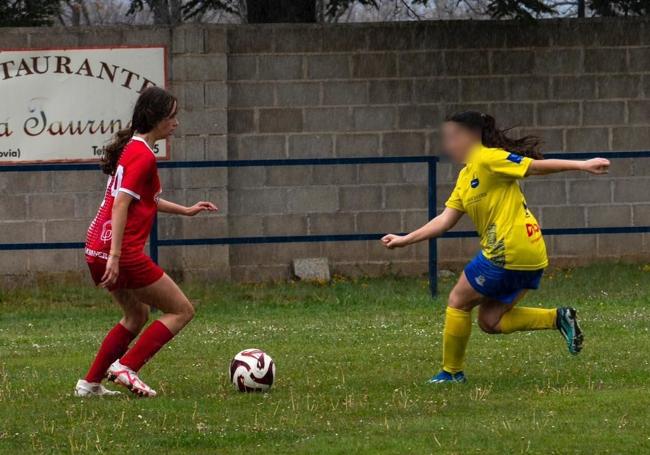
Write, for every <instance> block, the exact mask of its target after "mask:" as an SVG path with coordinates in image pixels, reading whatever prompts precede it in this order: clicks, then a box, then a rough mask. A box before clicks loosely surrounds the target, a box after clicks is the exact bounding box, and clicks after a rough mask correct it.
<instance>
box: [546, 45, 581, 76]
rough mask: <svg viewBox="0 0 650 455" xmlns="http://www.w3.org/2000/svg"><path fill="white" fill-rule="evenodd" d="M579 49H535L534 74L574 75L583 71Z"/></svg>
mask: <svg viewBox="0 0 650 455" xmlns="http://www.w3.org/2000/svg"><path fill="white" fill-rule="evenodd" d="M583 60H584V56H583V51H582V50H581V49H552V50H548V49H536V50H535V70H534V73H535V74H575V73H581V72H582V71H583Z"/></svg>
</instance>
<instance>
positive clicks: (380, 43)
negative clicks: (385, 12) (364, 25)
mask: <svg viewBox="0 0 650 455" xmlns="http://www.w3.org/2000/svg"><path fill="white" fill-rule="evenodd" d="M411 30H412V27H410V26H409V25H407V24H404V23H399V22H394V23H383V24H372V26H370V27H368V47H369V49H370V50H401V51H404V50H407V49H412V48H413V44H414V43H413V34H412V33H411Z"/></svg>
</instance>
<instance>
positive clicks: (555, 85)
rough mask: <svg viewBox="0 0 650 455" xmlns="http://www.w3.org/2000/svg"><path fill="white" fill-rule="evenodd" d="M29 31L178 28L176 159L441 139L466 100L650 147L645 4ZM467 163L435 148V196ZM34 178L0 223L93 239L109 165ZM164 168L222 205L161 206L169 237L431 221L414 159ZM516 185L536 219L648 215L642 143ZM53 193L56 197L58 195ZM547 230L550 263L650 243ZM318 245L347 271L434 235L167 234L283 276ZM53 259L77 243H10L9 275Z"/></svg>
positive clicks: (208, 258) (55, 39)
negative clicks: (311, 238)
mask: <svg viewBox="0 0 650 455" xmlns="http://www.w3.org/2000/svg"><path fill="white" fill-rule="evenodd" d="M28 31H29V33H20V32H19V31H17V30H10V31H6V32H5V31H3V33H2V38H0V47H3V46H6V47H21V46H24V47H30V46H31V47H39V46H42V45H43V43H44V42H48V43H49V44H50V45H52V44H60V45H65V46H75V45H95V44H109V45H112V44H128V43H141V42H146V43H156V44H166V45H168V46H169V48H170V55H169V58H170V59H171V63H172V64H171V69H172V80H171V87H172V89H173V90H174V92H175V93H176V94H177V95H178V96H179V99H180V100H181V104H182V106H183V110H182V111H181V113H180V119H181V123H182V127H181V130H180V131H179V134H178V137H177V138H175V139H174V141H173V144H172V158H173V159H174V160H200V159H226V158H228V159H251V158H312V157H354V156H394V155H422V154H438V153H439V147H438V135H437V127H438V125H439V123H440V121H441V120H442V119H443V118H444V117H445V115H447V114H449V113H451V112H454V111H458V110H462V109H479V110H484V111H487V112H490V113H492V114H494V115H495V116H496V117H497V119H498V120H499V121H500V123H501V124H502V125H504V126H506V125H509V126H516V127H517V128H516V130H517V132H520V133H534V134H539V135H541V136H542V137H543V138H544V139H545V141H546V149H547V150H548V151H557V152H562V151H567V152H569V151H571V152H573V151H594V150H634V149H649V148H650V146H649V144H650V118H649V114H650V21H644V20H626V21H624V20H589V21H549V22H542V23H540V24H521V23H514V22H488V21H480V22H469V21H467V22H420V23H401V24H373V25H340V26H314V25H304V26H302V25H275V26H239V27H199V26H192V27H182V28H178V29H175V30H156V29H141V28H139V29H138V30H130V29H129V30H127V29H113V28H109V29H99V30H92V31H89V30H74V31H61V30H44V29H29V30H28ZM456 173H457V168H455V167H453V166H451V165H449V164H444V163H443V164H441V165H440V166H439V170H438V181H439V187H438V199H439V201H440V202H443V201H444V199H445V198H446V196H447V195H448V193H449V191H450V188H451V186H452V185H453V181H454V179H455V176H456ZM23 177H24V180H23V179H21V180H20V181H13V180H12V179H18V177H16V176H12V175H0V179H1V180H0V191H1V192H2V196H3V197H2V199H0V217H1V219H2V225H3V228H2V229H1V230H0V241H30V240H36V239H38V240H41V239H42V240H45V241H50V240H53V241H54V240H61V241H63V240H66V241H70V240H78V239H81V238H83V231H84V229H85V226H86V224H87V222H88V220H89V218H90V217H91V216H92V212H93V211H94V209H95V205H96V204H97V203H98V201H99V191H100V190H101V187H102V186H103V184H104V182H103V178H102V177H101V176H100V175H99V174H97V175H93V174H90V173H89V174H88V175H85V174H84V175H80V174H74V175H73V176H66V175H47V174H40V175H39V174H34V175H28V176H23ZM163 178H164V186H165V190H166V195H167V197H169V198H170V199H175V200H179V201H181V202H192V201H194V200H196V199H197V198H206V197H208V198H211V199H213V200H215V201H216V202H218V203H219V205H220V206H221V207H222V211H221V214H220V215H215V216H207V217H202V218H195V219H190V220H183V219H177V218H169V217H165V218H163V219H162V220H161V229H160V236H161V237H162V238H165V237H174V236H183V237H205V236H226V235H230V236H256V235H292V234H343V233H346V234H347V233H355V232H357V233H367V232H374V231H400V230H401V231H405V230H410V229H413V228H415V227H417V226H419V225H421V224H422V223H424V222H425V221H426V219H427V216H426V204H427V201H426V173H425V169H424V167H423V166H422V165H417V164H408V165H398V166H393V165H358V166H345V167H343V166H324V167H320V166H316V167H311V166H308V167H285V168H266V169H264V168H234V169H230V170H223V169H210V170H208V169H206V170H184V171H173V172H169V171H165V172H163ZM524 187H525V191H526V194H527V196H528V200H529V203H530V205H531V207H532V208H533V210H534V212H535V213H536V215H537V216H538V218H539V219H540V221H541V223H542V225H543V227H544V228H554V227H585V226H630V225H648V224H650V196H649V194H650V160H649V159H637V160H620V161H618V160H617V161H616V162H614V167H613V169H612V172H611V174H610V175H609V176H607V177H605V178H597V179H596V178H590V177H586V176H583V175H578V174H566V175H560V176H553V177H545V178H534V179H530V180H528V181H526V182H525V184H524ZM88 188H92V189H93V191H92V192H88V191H87V190H88ZM52 201H54V202H55V203H56V207H57V210H49V211H48V210H47V207H52V203H51V202H52ZM39 206H44V209H43V210H41V209H39V208H38V207H39ZM34 217H36V218H34ZM10 224H12V225H14V226H13V228H12V229H11V230H7V229H5V228H4V226H9V225H10ZM470 228H471V226H469V224H468V223H467V222H462V223H461V226H459V229H470ZM17 236H18V237H20V238H18V237H17ZM23 237H24V239H23ZM547 243H548V246H549V250H550V253H551V255H552V256H553V258H554V259H555V261H554V262H555V263H556V264H573V263H584V262H589V261H593V260H612V259H618V258H626V259H630V260H647V259H648V258H649V257H650V236H649V235H647V234H634V235H624V236H621V235H617V236H615V235H592V236H580V237H576V236H571V237H568V236H567V237H553V238H552V237H548V238H547ZM476 247H477V242H476V240H474V239H446V240H441V241H440V245H439V252H440V257H441V262H442V263H443V265H444V266H455V267H458V266H460V265H461V264H462V263H463V261H465V260H466V259H467V258H468V257H469V256H470V255H472V254H473V253H474V252H475V251H476ZM309 256H327V257H329V258H330V261H331V262H332V264H333V266H334V270H335V272H338V273H344V274H378V273H388V272H396V273H422V272H424V271H425V269H426V258H427V252H426V248H425V247H424V246H418V247H413V248H409V249H405V250H400V251H397V252H395V251H393V252H386V251H384V250H383V249H382V248H381V247H380V246H379V245H378V243H377V242H350V243H336V244H332V243H323V244H313V243H312V244H288V245H255V246H231V247H222V246H220V247H184V248H162V249H161V262H162V264H163V265H164V266H165V267H167V268H168V269H169V270H172V271H174V272H175V273H176V274H178V275H183V276H185V277H189V276H198V277H201V278H233V279H236V280H259V279H267V278H284V277H286V276H288V274H289V264H290V261H291V259H292V258H295V257H309ZM60 264H64V268H69V269H71V270H77V269H79V268H82V267H83V258H82V257H81V256H80V254H79V253H76V252H36V253H15V254H13V253H12V254H6V253H2V260H1V261H0V273H4V274H8V273H12V274H13V273H26V272H38V271H50V270H51V269H52V268H53V266H54V265H57V270H59V267H58V265H60Z"/></svg>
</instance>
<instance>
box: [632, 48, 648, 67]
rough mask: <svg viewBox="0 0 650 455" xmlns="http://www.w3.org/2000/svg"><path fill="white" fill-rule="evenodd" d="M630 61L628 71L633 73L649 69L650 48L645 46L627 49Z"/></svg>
mask: <svg viewBox="0 0 650 455" xmlns="http://www.w3.org/2000/svg"><path fill="white" fill-rule="evenodd" d="M627 53H628V56H629V62H630V71H631V72H634V73H647V72H649V71H650V50H649V49H648V48H647V47H637V48H630V49H627Z"/></svg>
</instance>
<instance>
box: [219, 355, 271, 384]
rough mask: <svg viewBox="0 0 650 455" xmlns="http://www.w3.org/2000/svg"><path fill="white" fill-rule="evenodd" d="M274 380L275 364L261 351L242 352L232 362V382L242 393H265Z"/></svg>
mask: <svg viewBox="0 0 650 455" xmlns="http://www.w3.org/2000/svg"><path fill="white" fill-rule="evenodd" d="M274 379H275V363H273V359H272V358H271V357H270V356H269V355H268V354H266V353H265V352H264V351H261V350H259V349H246V350H244V351H241V352H240V353H239V354H237V355H236V356H235V357H234V358H233V359H232V361H231V362H230V382H232V384H233V385H234V386H235V387H236V388H237V390H239V391H240V392H265V391H267V390H269V389H270V388H271V386H272V385H273V380H274Z"/></svg>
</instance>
